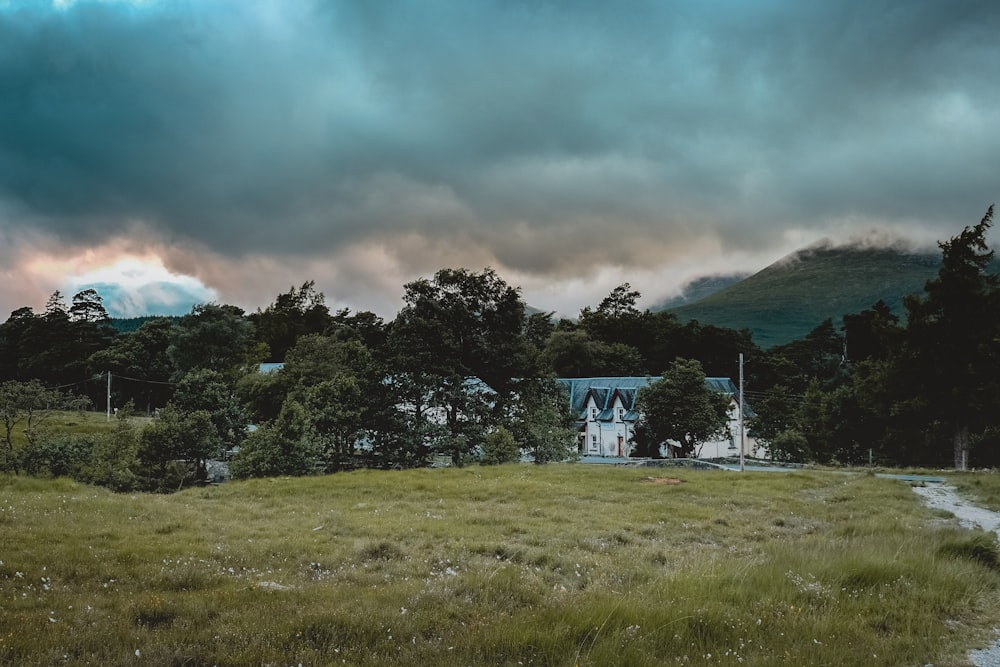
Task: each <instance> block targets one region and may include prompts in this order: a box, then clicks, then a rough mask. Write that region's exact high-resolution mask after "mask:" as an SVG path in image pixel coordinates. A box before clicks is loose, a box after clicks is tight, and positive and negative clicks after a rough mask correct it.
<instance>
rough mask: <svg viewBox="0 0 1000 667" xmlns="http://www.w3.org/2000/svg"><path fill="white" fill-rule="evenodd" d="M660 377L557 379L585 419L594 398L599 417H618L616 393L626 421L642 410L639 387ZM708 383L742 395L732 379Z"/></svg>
mask: <svg viewBox="0 0 1000 667" xmlns="http://www.w3.org/2000/svg"><path fill="white" fill-rule="evenodd" d="M659 379H660V378H659V377H655V378H654V377H649V376H645V377H628V376H625V377H592V378H559V379H557V380H556V382H558V383H559V385H560V386H561V387H563V388H564V389H565V390H566V391H567V393H568V394H569V404H570V408H571V409H572V410H573V411H574V412H575V413H576V414H577V415H578V416H579V417H580V418H581V419H586V417H587V415H585V414H584V410H585V409H586V407H587V399H588V397H590V396H593V397H594V402H595V403H596V404H597V407H598V409H599V410H600V411H601V412H600V413H599V414H598V416H597V419H598V420H599V421H610V420H612V419H614V414H613V411H612V406H613V405H614V402H615V396H618V397H620V398H621V402H622V405H623V406H624V407H625V410H626V413H625V418H624V420H625V421H635V420H636V419H638V418H639V413H638V412H636V410H635V399H636V396H637V395H638V394H639V390H640V389H641V388H643V387H646V386H648V385H649V384H651V383H653V382H656V381H657V380H659ZM705 383H706V384H707V385H708V386H709V387H711V388H712V389H714V390H715V391H717V392H719V393H720V394H726V395H729V396H734V397H738V396H739V389H737V387H736V385H735V384H734V383H733V381H732V380H730V379H729V378H724V377H710V378H705ZM744 409H745V410H746V414H748V415H750V414H753V411H752V410H750V408H749V407H748V406H744Z"/></svg>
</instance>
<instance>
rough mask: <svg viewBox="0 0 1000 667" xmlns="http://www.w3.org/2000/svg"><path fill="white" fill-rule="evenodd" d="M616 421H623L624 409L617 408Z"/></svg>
mask: <svg viewBox="0 0 1000 667" xmlns="http://www.w3.org/2000/svg"><path fill="white" fill-rule="evenodd" d="M618 421H620V422H623V421H625V408H618Z"/></svg>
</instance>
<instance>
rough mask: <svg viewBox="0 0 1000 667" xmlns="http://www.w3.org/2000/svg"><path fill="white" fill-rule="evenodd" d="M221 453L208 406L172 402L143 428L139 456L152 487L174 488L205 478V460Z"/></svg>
mask: <svg viewBox="0 0 1000 667" xmlns="http://www.w3.org/2000/svg"><path fill="white" fill-rule="evenodd" d="M221 454H222V450H221V448H220V445H219V438H218V432H217V430H216V427H215V425H214V424H213V423H212V416H211V415H210V414H209V413H208V412H207V411H205V410H194V411H190V412H181V411H180V410H179V409H177V408H175V407H174V406H173V405H172V404H168V405H167V407H165V408H164V409H163V410H161V411H160V414H159V415H158V416H157V418H156V419H154V420H153V421H152V423H150V424H148V425H147V426H146V427H145V428H143V429H142V430H141V431H140V432H139V448H138V460H139V463H140V466H141V470H142V478H143V485H144V487H145V488H146V489H148V490H152V491H158V492H163V491H174V490H178V489H180V488H181V487H182V486H185V485H187V484H189V483H191V482H203V481H205V479H206V469H205V462H206V461H207V460H208V459H209V458H218V457H219V456H220V455H221Z"/></svg>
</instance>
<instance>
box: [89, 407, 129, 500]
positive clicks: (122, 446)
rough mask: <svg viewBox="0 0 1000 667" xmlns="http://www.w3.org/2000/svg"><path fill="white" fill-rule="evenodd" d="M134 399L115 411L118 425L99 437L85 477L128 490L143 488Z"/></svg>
mask: <svg viewBox="0 0 1000 667" xmlns="http://www.w3.org/2000/svg"><path fill="white" fill-rule="evenodd" d="M134 413H135V411H134V409H133V407H132V404H131V403H126V404H125V405H124V406H122V407H121V408H120V409H119V410H118V413H117V414H116V415H115V428H114V430H113V431H112V432H111V433H108V434H104V435H102V436H101V437H99V438H98V440H97V442H96V443H95V444H94V448H93V449H92V450H91V452H90V461H89V463H88V466H87V468H86V469H85V472H84V473H83V481H86V482H89V483H91V484H97V485H100V486H104V487H107V488H109V489H111V490H112V491H116V492H119V493H124V492H127V491H134V490H136V489H138V488H139V470H140V468H141V466H140V464H139V433H138V430H137V429H136V427H135V424H134V423H133V420H132V417H133V416H134Z"/></svg>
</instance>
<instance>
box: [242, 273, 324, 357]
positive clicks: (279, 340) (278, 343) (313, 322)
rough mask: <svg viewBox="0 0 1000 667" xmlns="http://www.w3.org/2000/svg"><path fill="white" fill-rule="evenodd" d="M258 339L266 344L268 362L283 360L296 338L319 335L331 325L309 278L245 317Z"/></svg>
mask: <svg viewBox="0 0 1000 667" xmlns="http://www.w3.org/2000/svg"><path fill="white" fill-rule="evenodd" d="M247 319H248V320H249V321H250V322H252V323H253V325H254V332H255V335H256V338H257V340H258V341H260V342H262V343H264V344H265V345H266V346H267V350H268V355H267V360H268V361H284V360H285V355H286V354H287V353H288V350H290V349H291V348H292V347H294V346H295V343H296V341H298V339H300V338H301V337H302V336H306V335H309V334H322V333H324V332H325V331H327V330H328V329H329V328H330V327H331V325H332V324H333V318H332V317H331V316H330V310H329V308H327V307H326V303H325V297H324V296H323V293H322V292H319V291H317V290H316V283H315V282H313V281H312V280H309V281H306V282H304V283H302V286H301V287H299V288H298V289H296V288H295V287H292V288H291V289H289V290H288V291H287V292H285V293H284V294H279V295H278V296H277V298H275V300H274V303H272V304H271V305H270V306H268V307H267V308H266V309H265V310H263V311H262V310H258V311H257V312H256V313H253V314H251V315H249V316H248V317H247Z"/></svg>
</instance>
